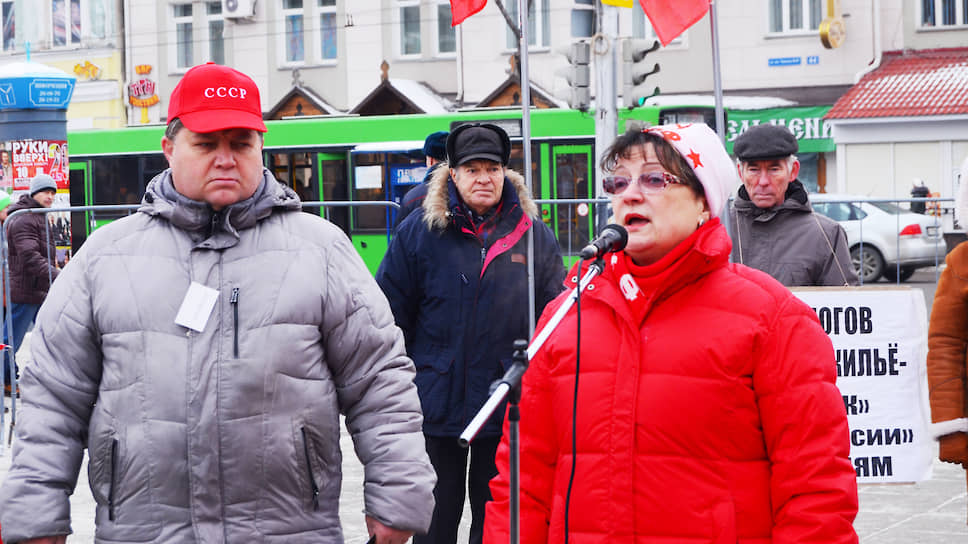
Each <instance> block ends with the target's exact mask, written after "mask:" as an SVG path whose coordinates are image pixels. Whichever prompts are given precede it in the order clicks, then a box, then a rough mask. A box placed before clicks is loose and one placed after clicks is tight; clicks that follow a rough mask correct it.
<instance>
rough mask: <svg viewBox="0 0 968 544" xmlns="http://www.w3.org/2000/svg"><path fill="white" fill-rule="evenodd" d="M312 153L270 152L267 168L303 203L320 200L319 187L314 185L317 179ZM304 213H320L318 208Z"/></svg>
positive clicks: (309, 209)
mask: <svg viewBox="0 0 968 544" xmlns="http://www.w3.org/2000/svg"><path fill="white" fill-rule="evenodd" d="M311 157H312V154H311V153H286V152H275V151H269V152H268V161H267V163H266V166H267V168H269V170H270V171H271V172H272V175H273V176H275V178H276V179H277V180H279V181H280V182H281V183H283V184H284V185H286V186H287V187H289V188H290V189H292V190H293V191H295V192H296V194H297V195H299V200H301V201H303V202H316V201H318V200H319V186H318V185H317V184H315V183H313V180H315V179H316V176H315V175H313V174H314V168H313V161H312V158H311ZM304 211H306V212H309V213H313V214H316V213H319V210H317V209H316V208H307V209H305V210H304Z"/></svg>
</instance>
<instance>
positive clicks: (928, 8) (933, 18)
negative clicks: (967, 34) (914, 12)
mask: <svg viewBox="0 0 968 544" xmlns="http://www.w3.org/2000/svg"><path fill="white" fill-rule="evenodd" d="M920 4H921V17H920V19H919V20H920V22H921V25H920V26H922V27H945V26H964V25H968V0H921V2H920Z"/></svg>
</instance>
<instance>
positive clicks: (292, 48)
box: [282, 0, 306, 64]
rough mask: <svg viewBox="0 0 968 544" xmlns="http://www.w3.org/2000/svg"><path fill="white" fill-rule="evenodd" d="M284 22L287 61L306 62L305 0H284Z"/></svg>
mask: <svg viewBox="0 0 968 544" xmlns="http://www.w3.org/2000/svg"><path fill="white" fill-rule="evenodd" d="M282 24H283V33H282V36H283V40H284V42H285V54H286V56H285V59H284V60H285V63H286V64H302V63H304V62H305V61H306V28H305V16H304V14H303V0H283V2H282Z"/></svg>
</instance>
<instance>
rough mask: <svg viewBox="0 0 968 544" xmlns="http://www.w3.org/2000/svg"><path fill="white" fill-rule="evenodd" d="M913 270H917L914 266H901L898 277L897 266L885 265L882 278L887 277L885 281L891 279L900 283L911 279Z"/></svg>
mask: <svg viewBox="0 0 968 544" xmlns="http://www.w3.org/2000/svg"><path fill="white" fill-rule="evenodd" d="M915 270H917V269H916V268H914V267H910V266H902V267H901V275H900V278H898V277H896V276H897V267H896V266H888V267H886V268H885V269H884V278H885V279H887V281H893V282H895V283H900V282H902V281H907V280H909V279H911V276H913V275H914V271H915Z"/></svg>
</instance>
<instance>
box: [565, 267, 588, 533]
mask: <svg viewBox="0 0 968 544" xmlns="http://www.w3.org/2000/svg"><path fill="white" fill-rule="evenodd" d="M582 262H584V261H583V259H578V271H577V276H575V279H576V280H577V281H576V284H577V286H578V290H577V291H576V292H577V293H578V296H577V297H575V329H576V330H575V392H574V396H573V397H572V401H571V474H570V475H569V476H568V490H567V491H566V492H565V544H568V513H569V510H570V509H571V487H572V485H573V484H574V483H575V464H576V462H577V456H578V452H577V451H576V447H577V441H576V439H575V432H576V431H577V427H578V426H577V424H576V421H577V420H578V370H579V369H580V368H581V265H582Z"/></svg>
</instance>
